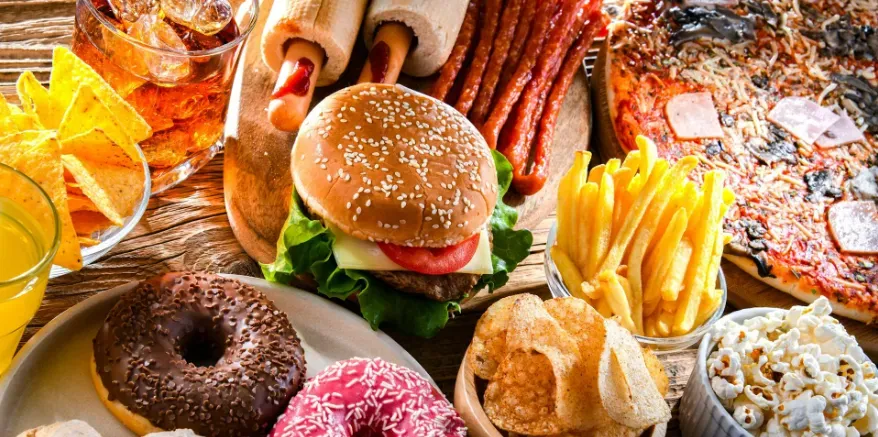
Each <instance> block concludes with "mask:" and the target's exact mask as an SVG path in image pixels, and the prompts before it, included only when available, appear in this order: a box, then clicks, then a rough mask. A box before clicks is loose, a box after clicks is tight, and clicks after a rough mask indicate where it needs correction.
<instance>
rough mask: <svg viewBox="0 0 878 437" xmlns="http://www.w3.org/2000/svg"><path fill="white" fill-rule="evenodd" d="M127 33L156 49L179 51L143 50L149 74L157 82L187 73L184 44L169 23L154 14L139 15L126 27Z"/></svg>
mask: <svg viewBox="0 0 878 437" xmlns="http://www.w3.org/2000/svg"><path fill="white" fill-rule="evenodd" d="M128 35H130V36H131V37H133V38H136V39H138V40H140V41H141V42H143V43H145V44H147V45H149V46H151V47H155V48H158V49H164V50H172V51H176V52H180V53H181V54H180V55H174V54H169V53H158V52H153V51H148V50H143V60H144V63H146V66H147V69H149V74H150V76H151V77H152V78H154V79H155V80H156V81H158V82H174V81H178V80H180V79H183V78H185V77H186V76H188V75H189V60H188V59H187V57H186V55H185V54H183V53H185V52H186V45H185V44H183V40H181V39H180V37H179V36H178V35H177V32H174V29H173V28H172V27H171V25H170V24H168V23H166V22H165V21H164V20H162V19H161V17H159V16H158V15H156V14H145V15H141V16H140V18H139V19H138V20H137V21H136V22H134V24H132V25H131V27H129V28H128Z"/></svg>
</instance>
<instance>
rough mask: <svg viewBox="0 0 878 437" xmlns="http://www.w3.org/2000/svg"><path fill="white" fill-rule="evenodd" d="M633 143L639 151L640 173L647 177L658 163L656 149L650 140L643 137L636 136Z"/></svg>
mask: <svg viewBox="0 0 878 437" xmlns="http://www.w3.org/2000/svg"><path fill="white" fill-rule="evenodd" d="M634 142H635V143H636V144H637V149H638V150H640V173H641V174H643V175H644V177H647V176H649V175H650V173H651V172H652V169H653V168H654V167H655V164H656V162H657V161H658V148H656V146H655V143H654V142H652V140H651V139H649V138H647V137H645V136H643V135H638V136H637V138H635V139H634Z"/></svg>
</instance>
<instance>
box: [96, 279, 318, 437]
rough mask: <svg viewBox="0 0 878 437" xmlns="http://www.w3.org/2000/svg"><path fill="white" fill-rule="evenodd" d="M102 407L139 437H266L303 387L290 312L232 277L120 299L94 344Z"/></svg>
mask: <svg viewBox="0 0 878 437" xmlns="http://www.w3.org/2000/svg"><path fill="white" fill-rule="evenodd" d="M92 378H93V380H94V384H95V387H96V388H97V390H98V394H99V395H100V397H101V399H102V401H103V402H104V405H105V406H107V408H108V409H109V410H110V411H111V412H112V413H113V414H114V415H115V416H116V417H117V418H119V419H120V420H121V421H122V422H123V423H124V424H125V426H126V427H128V428H129V429H130V430H131V431H134V432H135V433H137V434H138V435H144V434H148V433H150V432H157V431H162V430H173V429H178V428H189V429H192V430H193V431H195V432H196V433H197V434H200V435H203V436H205V437H219V436H230V437H231V436H264V435H266V434H267V433H268V431H269V430H270V429H271V426H272V425H273V424H274V422H275V420H276V419H277V417H278V415H280V413H281V412H283V410H284V408H285V407H286V405H287V403H288V402H289V400H290V399H291V398H292V397H293V395H295V394H296V393H297V392H298V391H299V390H300V389H301V388H302V384H303V383H304V378H305V359H304V352H303V350H302V346H301V344H300V341H299V338H298V337H297V336H296V331H295V330H294V329H293V327H292V325H290V322H289V320H288V319H287V317H286V315H285V314H284V313H283V312H282V311H280V310H278V309H277V308H276V307H275V306H274V304H273V303H272V302H271V301H270V300H268V298H266V297H265V296H264V295H263V294H262V293H260V292H259V291H257V290H256V289H254V288H253V287H251V286H248V285H244V284H242V283H240V282H238V281H236V280H234V279H228V278H223V277H220V276H216V275H211V274H202V273H168V274H165V275H162V276H159V277H156V278H153V279H151V280H149V281H146V282H143V283H141V284H140V285H139V286H138V287H137V288H135V289H134V290H132V291H130V292H128V293H126V294H125V295H123V296H122V297H121V298H120V299H119V302H118V303H116V306H114V307H113V309H112V310H111V311H110V313H109V314H108V315H107V319H106V321H105V322H104V324H103V326H102V327H101V329H100V331H98V334H97V336H96V337H95V339H94V361H93V362H92Z"/></svg>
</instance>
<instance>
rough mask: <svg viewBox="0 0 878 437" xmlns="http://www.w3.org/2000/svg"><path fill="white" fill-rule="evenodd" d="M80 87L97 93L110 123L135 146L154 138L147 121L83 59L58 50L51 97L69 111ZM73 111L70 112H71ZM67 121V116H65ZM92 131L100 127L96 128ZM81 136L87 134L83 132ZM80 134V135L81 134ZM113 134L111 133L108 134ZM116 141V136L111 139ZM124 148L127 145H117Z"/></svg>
mask: <svg viewBox="0 0 878 437" xmlns="http://www.w3.org/2000/svg"><path fill="white" fill-rule="evenodd" d="M80 87H86V88H90V89H91V90H93V92H94V94H95V95H96V96H97V97H98V98H99V99H100V100H101V102H103V106H105V107H106V108H108V109H109V113H110V118H109V119H107V120H106V122H107V123H111V124H114V125H118V126H119V129H120V130H121V131H122V132H123V133H125V135H126V136H127V137H128V138H130V141H132V142H135V143H137V142H140V141H143V140H145V139H147V138H149V137H150V135H152V128H150V127H149V124H147V123H146V121H144V119H143V117H141V116H140V115H138V114H137V111H136V110H135V109H134V107H132V106H131V105H130V104H128V102H126V101H125V100H124V99H123V98H122V97H120V96H119V95H118V94H117V93H116V92H115V91H114V90H113V88H112V87H110V85H109V84H108V83H107V82H106V81H105V80H104V79H103V78H102V77H101V76H100V75H99V74H98V73H97V72H95V71H94V70H93V69H92V68H91V67H90V66H89V65H88V64H86V63H85V62H84V61H83V60H82V59H79V58H78V57H76V55H74V54H73V53H72V52H70V50H68V49H66V48H64V47H56V48H55V51H54V53H53V56H52V76H51V77H50V79H49V93H50V95H51V96H52V97H53V98H54V99H56V101H57V102H59V104H60V105H61V106H62V107H68V106H71V105H72V102H74V101H75V94H76V93H77V92H78V89H79V88H80ZM68 111H69V109H68ZM65 117H66V115H65ZM91 127H98V125H92V126H89V128H91ZM79 132H84V130H80V131H79ZM79 132H77V133H79ZM107 133H108V134H109V132H107ZM110 137H111V138H112V137H113V135H110ZM116 143H117V144H119V145H120V146H122V147H126V144H123V143H120V142H118V141H117V142H116Z"/></svg>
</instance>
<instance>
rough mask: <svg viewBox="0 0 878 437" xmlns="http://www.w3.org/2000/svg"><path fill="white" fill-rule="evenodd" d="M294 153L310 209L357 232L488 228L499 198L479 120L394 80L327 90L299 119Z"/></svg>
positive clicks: (414, 237) (376, 235)
mask: <svg viewBox="0 0 878 437" xmlns="http://www.w3.org/2000/svg"><path fill="white" fill-rule="evenodd" d="M290 162H291V166H292V174H293V183H294V184H295V186H296V191H297V192H298V193H299V196H300V197H301V198H302V200H303V201H304V203H305V205H306V206H307V207H308V209H309V210H310V211H311V212H313V213H315V214H316V215H318V216H320V217H322V218H323V219H324V220H326V221H327V222H329V223H330V224H332V225H334V226H336V227H338V228H339V229H340V230H341V231H342V232H344V233H346V234H348V235H351V236H353V237H355V238H359V239H363V240H369V241H375V242H385V243H392V244H396V245H400V246H409V247H446V246H450V245H454V244H457V243H460V242H461V241H463V240H465V239H467V238H469V237H471V236H472V235H474V234H476V233H478V232H479V231H480V230H481V229H483V228H484V226H485V224H486V223H487V221H488V219H489V218H490V216H491V213H492V212H493V211H494V204H495V203H496V201H497V170H496V168H495V166H494V159H493V157H492V156H491V151H490V149H489V148H488V145H487V144H486V143H485V140H484V138H482V136H481V134H479V132H478V130H477V129H476V128H475V126H473V125H472V123H470V122H469V121H468V120H467V119H466V118H465V117H464V116H462V115H461V114H460V113H459V112H457V111H456V110H455V109H454V108H452V107H451V106H448V105H446V104H445V103H442V102H440V101H438V100H436V99H433V98H431V97H428V96H425V95H423V94H420V93H418V92H416V91H412V90H410V89H407V88H405V87H402V86H398V85H384V84H370V83H365V84H359V85H354V86H351V87H349V88H345V89H343V90H340V91H338V92H336V93H334V94H332V95H331V96H329V97H327V98H325V99H324V100H323V101H322V102H320V104H318V105H317V106H316V107H315V108H314V109H313V110H312V111H311V113H310V114H308V117H307V118H306V119H305V121H304V122H303V123H302V126H301V128H300V129H299V135H298V137H297V138H296V143H295V145H294V146H293V151H292V156H291V161H290Z"/></svg>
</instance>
